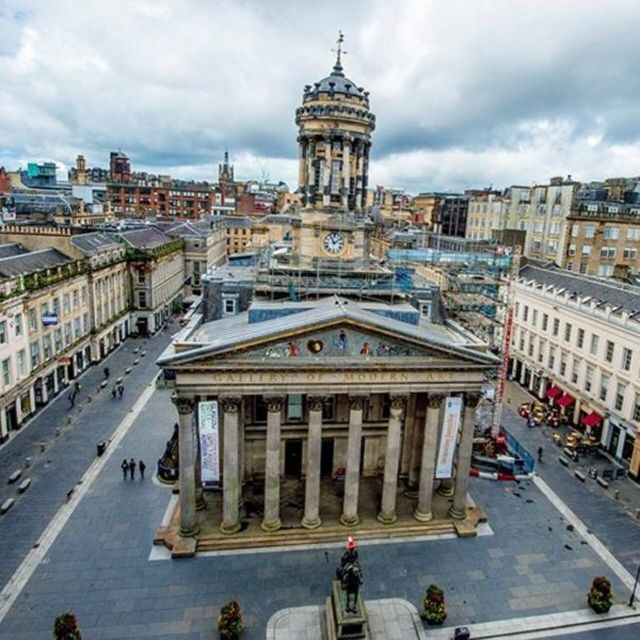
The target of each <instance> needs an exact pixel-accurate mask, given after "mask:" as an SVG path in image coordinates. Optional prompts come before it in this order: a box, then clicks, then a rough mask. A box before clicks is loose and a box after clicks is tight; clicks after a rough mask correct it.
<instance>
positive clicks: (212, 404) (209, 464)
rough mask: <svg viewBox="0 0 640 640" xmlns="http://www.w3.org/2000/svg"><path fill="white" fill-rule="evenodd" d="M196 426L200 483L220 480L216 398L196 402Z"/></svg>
mask: <svg viewBox="0 0 640 640" xmlns="http://www.w3.org/2000/svg"><path fill="white" fill-rule="evenodd" d="M198 426H199V427H200V471H201V478H202V484H211V483H213V482H220V435H219V433H220V432H219V429H218V402H217V401H216V400H212V401H207V402H199V403H198Z"/></svg>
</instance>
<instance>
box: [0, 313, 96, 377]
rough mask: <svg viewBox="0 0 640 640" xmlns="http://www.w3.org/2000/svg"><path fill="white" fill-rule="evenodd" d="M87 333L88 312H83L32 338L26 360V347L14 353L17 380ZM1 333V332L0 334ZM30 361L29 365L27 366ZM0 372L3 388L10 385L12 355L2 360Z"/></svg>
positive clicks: (12, 373) (12, 375) (12, 374)
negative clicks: (38, 336)
mask: <svg viewBox="0 0 640 640" xmlns="http://www.w3.org/2000/svg"><path fill="white" fill-rule="evenodd" d="M88 333H89V314H88V313H85V314H84V315H83V316H82V318H80V317H77V318H74V319H73V321H69V322H66V323H65V324H64V325H63V326H62V327H61V328H58V329H54V330H53V331H52V332H51V333H47V334H45V335H43V336H42V337H41V338H38V339H36V340H32V341H31V342H30V343H29V360H27V351H26V349H21V350H20V351H18V352H17V353H16V354H15V359H16V362H15V364H16V368H15V372H16V374H15V375H16V376H17V378H16V379H17V380H21V379H22V378H24V377H26V376H28V375H29V374H30V373H31V372H32V371H34V370H35V369H37V368H38V367H39V366H40V365H41V364H44V363H46V362H47V361H48V360H50V359H51V358H53V357H55V356H57V355H58V354H59V353H61V352H63V351H64V350H65V349H66V348H67V347H68V346H69V345H71V344H73V343H74V342H75V341H76V340H79V339H80V338H82V337H84V336H85V335H87V334H88ZM0 335H1V334H0ZM29 363H30V365H31V366H30V367H29ZM0 374H1V376H2V384H3V387H4V389H7V387H10V386H11V385H12V384H13V382H14V369H13V366H12V356H9V357H7V358H5V359H3V360H2V362H1V363H0Z"/></svg>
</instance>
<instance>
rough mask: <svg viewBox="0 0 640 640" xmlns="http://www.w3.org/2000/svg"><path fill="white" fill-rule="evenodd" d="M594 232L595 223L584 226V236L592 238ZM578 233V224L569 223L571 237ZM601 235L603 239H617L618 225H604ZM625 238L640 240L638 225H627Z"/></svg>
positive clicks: (618, 234) (575, 236) (618, 233)
mask: <svg viewBox="0 0 640 640" xmlns="http://www.w3.org/2000/svg"><path fill="white" fill-rule="evenodd" d="M595 234H596V225H593V224H587V225H585V226H584V233H583V237H584V238H594V237H595ZM579 235H580V225H579V224H573V225H571V237H572V238H577V237H578V236H579ZM602 237H603V238H604V239H605V240H618V239H619V238H620V227H612V226H610V225H605V227H604V231H603V232H602ZM626 238H627V240H633V241H640V227H629V228H627V234H626Z"/></svg>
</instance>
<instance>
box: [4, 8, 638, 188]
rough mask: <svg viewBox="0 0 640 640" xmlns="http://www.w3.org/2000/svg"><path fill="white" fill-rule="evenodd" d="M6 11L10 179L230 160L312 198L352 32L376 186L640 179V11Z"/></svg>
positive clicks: (354, 72) (352, 69) (199, 167)
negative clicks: (86, 165) (317, 141)
mask: <svg viewBox="0 0 640 640" xmlns="http://www.w3.org/2000/svg"><path fill="white" fill-rule="evenodd" d="M6 4H7V8H6V9H5V11H4V14H3V15H0V36H2V37H0V41H1V42H2V43H3V44H2V45H0V164H5V165H7V166H9V167H12V166H13V165H15V164H16V163H17V162H19V161H23V160H24V159H25V158H30V157H38V158H43V157H47V156H48V157H50V158H51V159H54V160H57V161H59V162H61V163H65V164H69V163H71V162H72V161H73V158H74V157H75V155H76V154H77V153H84V154H85V155H86V156H87V157H88V159H89V161H90V163H93V164H103V165H104V164H105V163H106V160H107V156H108V152H109V150H111V149H113V148H122V149H123V150H125V151H126V152H127V153H128V154H129V155H130V157H131V158H132V160H133V162H134V166H135V165H136V164H138V165H140V166H141V167H142V166H144V167H145V168H154V167H155V168H156V169H157V170H158V171H159V172H165V169H169V168H171V169H175V170H176V171H180V167H181V166H184V167H188V168H189V170H190V171H193V173H194V177H209V178H211V175H210V172H211V170H212V167H214V166H215V163H216V162H217V161H218V160H219V157H220V155H221V153H222V151H223V149H224V148H225V147H226V148H229V149H230V151H231V153H232V156H236V157H238V158H242V160H240V162H241V163H242V164H241V166H242V167H245V168H246V170H247V171H254V170H256V168H258V167H262V166H266V167H268V168H270V170H271V171H273V170H278V171H282V172H284V173H285V174H286V176H275V175H274V176H273V177H283V178H285V179H287V180H289V181H290V182H292V183H293V184H292V186H293V185H294V184H295V182H294V181H295V158H296V142H295V138H296V129H295V125H294V123H293V118H294V111H295V108H296V107H297V106H298V104H299V102H300V99H301V93H302V87H303V86H304V85H305V84H307V83H312V82H314V81H316V80H318V79H320V78H321V77H323V76H324V75H326V74H327V73H328V72H329V71H330V69H331V66H332V62H333V54H332V53H331V51H330V49H331V47H332V46H334V44H333V43H334V41H335V37H336V33H337V30H338V29H339V28H341V29H343V30H344V32H345V34H346V45H345V46H346V49H347V50H348V52H349V53H348V54H347V56H346V59H345V71H346V72H347V74H348V75H349V76H350V77H352V78H353V79H354V80H355V81H356V82H357V83H360V84H362V85H364V86H365V87H366V88H367V89H368V90H370V91H371V100H372V109H373V111H374V112H375V113H376V115H377V117H378V126H377V130H376V131H375V132H374V146H373V155H372V158H373V160H374V166H372V172H373V173H372V175H375V176H376V179H379V180H383V181H391V182H392V184H393V186H404V187H405V188H407V189H409V188H410V189H412V190H416V191H417V190H423V189H426V188H430V185H438V186H439V187H440V188H446V187H447V185H450V186H451V187H453V186H457V187H460V186H473V185H477V184H478V183H480V184H485V183H488V182H492V183H494V184H498V185H499V184H502V185H504V184H507V183H508V182H509V181H511V180H516V179H517V181H523V180H525V181H527V182H528V181H531V180H539V179H545V178H548V175H547V174H548V173H549V169H550V168H551V167H553V168H556V167H557V168H558V169H561V171H560V172H561V173H573V174H574V175H575V174H577V173H578V172H579V171H580V172H583V173H584V177H585V178H586V177H602V176H599V175H598V173H597V172H601V171H605V172H607V171H608V169H607V167H611V170H613V168H615V169H616V171H627V172H628V173H633V172H634V169H633V168H632V166H633V160H632V159H633V157H634V153H633V152H632V151H633V150H634V148H635V147H634V145H637V143H638V140H640V120H639V119H638V118H637V116H636V110H637V107H636V105H637V104H638V99H639V98H640V95H639V94H640V82H638V80H639V79H640V78H639V77H638V76H639V75H640V70H639V69H638V67H637V64H636V61H637V60H638V59H639V58H640V41H638V39H637V38H636V37H635V33H634V30H635V25H637V23H638V18H640V5H638V3H637V2H636V1H635V0H610V1H609V2H607V3H601V2H599V1H598V2H596V0H592V1H578V0H564V1H563V2H562V3H557V2H552V1H551V0H522V1H521V2H518V3H514V2H512V0H494V1H491V2H490V1H489V0H475V1H474V2H465V1H463V0H450V1H446V0H434V2H431V3H425V2H423V1H422V0H402V1H400V2H396V3H388V2H383V1H382V0H380V1H376V2H364V0H363V1H362V2H350V3H343V2H340V1H339V0H331V1H327V2H323V3H320V4H318V3H315V4H311V5H303V4H301V3H299V2H295V1H294V0H282V1H279V2H276V1H272V2H269V3H264V2H258V1H257V0H244V1H242V2H230V1H228V2H219V3H218V2H217V3H209V2H204V1H203V0H185V1H184V2H179V3H178V2H162V1H160V0H137V1H136V2H124V0H123V1H122V7H125V6H126V7H127V12H126V14H125V13H123V12H122V11H119V10H118V3H117V2H116V3H114V2H107V1H106V0H94V1H93V2H91V3H82V4H80V5H78V4H77V3H66V2H62V1H56V0H51V1H50V2H46V3H43V2H39V1H38V0H31V1H23V2H15V0H9V2H7V3H6ZM114 4H115V6H114ZM18 14H19V17H18V18H16V17H15V16H16V15H18ZM125 15H126V19H125V18H124V17H123V16H125ZM559 131H560V133H559ZM588 140H589V141H591V140H597V142H596V144H595V147H594V150H593V153H591V152H590V149H591V147H590V146H589V144H591V142H589V143H588V144H587V141H588ZM614 147H615V149H614ZM618 147H623V148H624V149H628V150H629V151H628V152H627V151H625V152H623V153H620V152H619V151H618V150H617V148H618ZM376 163H378V164H377V166H376ZM491 172H493V173H491ZM246 177H249V176H246Z"/></svg>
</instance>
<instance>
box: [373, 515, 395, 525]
mask: <svg viewBox="0 0 640 640" xmlns="http://www.w3.org/2000/svg"><path fill="white" fill-rule="evenodd" d="M397 519H398V516H396V514H395V513H391V514H389V515H385V514H383V513H379V514H378V521H379V522H382V524H394V523H395V521H396V520H397Z"/></svg>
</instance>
